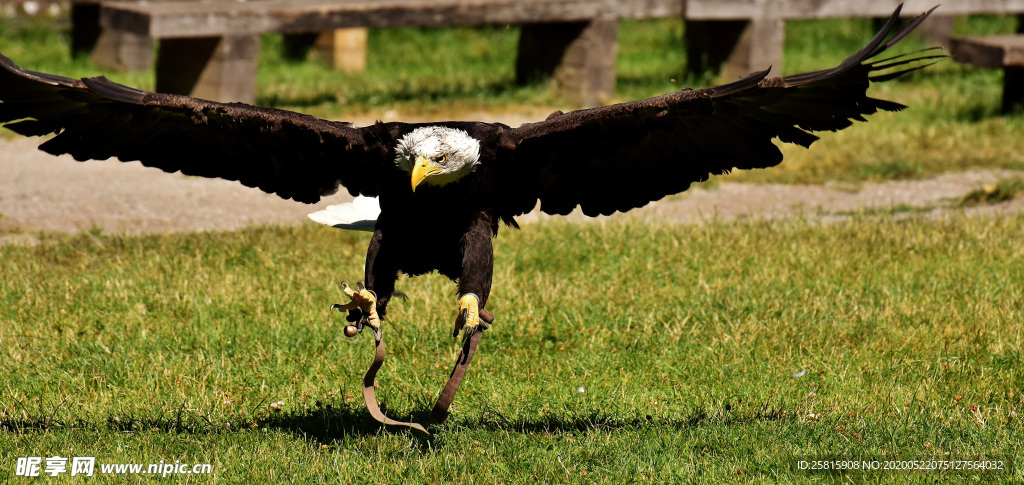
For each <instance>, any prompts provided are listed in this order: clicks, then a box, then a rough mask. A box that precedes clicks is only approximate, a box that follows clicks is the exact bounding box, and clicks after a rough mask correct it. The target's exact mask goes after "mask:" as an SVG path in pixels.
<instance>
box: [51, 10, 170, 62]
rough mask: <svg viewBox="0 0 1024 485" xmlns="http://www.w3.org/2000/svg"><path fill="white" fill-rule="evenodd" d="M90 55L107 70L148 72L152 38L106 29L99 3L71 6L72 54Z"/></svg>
mask: <svg viewBox="0 0 1024 485" xmlns="http://www.w3.org/2000/svg"><path fill="white" fill-rule="evenodd" d="M82 54H89V56H90V58H91V59H92V61H93V62H95V63H96V64H98V65H100V66H103V67H105V68H108V69H116V70H119V71H120V70H130V71H145V70H146V69H149V68H150V67H153V39H150V38H149V37H146V36H142V35H139V34H134V33H130V32H121V31H118V30H110V29H103V28H102V27H101V26H100V4H99V3H82V2H72V3H71V55H72V56H78V55H82Z"/></svg>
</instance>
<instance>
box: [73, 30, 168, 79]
mask: <svg viewBox="0 0 1024 485" xmlns="http://www.w3.org/2000/svg"><path fill="white" fill-rule="evenodd" d="M89 57H90V58H91V59H92V61H93V62H95V63H96V64H97V65H100V66H103V67H106V68H108V69H116V70H118V71H121V70H129V71H145V70H146V69H149V68H150V67H153V39H150V38H149V37H146V36H144V35H139V34H135V33H132V32H122V31H118V30H104V31H103V32H102V33H101V34H100V38H99V39H98V40H97V41H96V46H95V47H93V49H92V54H91V55H90V56H89Z"/></svg>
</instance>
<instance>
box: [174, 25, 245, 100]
mask: <svg viewBox="0 0 1024 485" xmlns="http://www.w3.org/2000/svg"><path fill="white" fill-rule="evenodd" d="M259 51H260V38H259V36H257V35H243V36H231V37H201V38H187V39H161V41H160V52H159V54H158V56H157V63H156V90H157V91H159V92H162V93H174V94H187V95H189V96H195V97H197V98H202V99H208V100H211V101H222V102H231V101H237V102H242V103H252V102H254V101H255V100H256V67H257V64H258V60H259Z"/></svg>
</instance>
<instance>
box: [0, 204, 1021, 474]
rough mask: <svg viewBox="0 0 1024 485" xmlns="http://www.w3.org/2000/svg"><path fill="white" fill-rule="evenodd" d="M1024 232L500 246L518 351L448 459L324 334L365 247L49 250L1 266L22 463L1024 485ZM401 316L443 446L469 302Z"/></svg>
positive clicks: (257, 238)
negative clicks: (959, 469) (919, 462)
mask: <svg viewBox="0 0 1024 485" xmlns="http://www.w3.org/2000/svg"><path fill="white" fill-rule="evenodd" d="M1022 223H1024V219H1022V218H1021V217H1016V218H1001V219H976V218H970V219H968V218H964V217H960V216H954V217H952V219H950V220H949V221H945V222H934V221H926V220H916V219H909V220H902V221H897V220H892V219H890V218H873V217H855V218H853V219H851V220H849V221H848V222H843V223H837V224H832V225H815V224H810V223H806V222H801V221H799V220H787V221H780V222H774V223H732V224H711V225H707V226H692V225H681V226H665V227H654V226H646V225H641V224H639V223H634V222H628V221H626V222H612V223H594V224H584V225H569V224H554V223H543V224H531V225H528V226H526V228H525V229H524V230H522V231H512V230H508V231H503V233H502V234H501V236H500V237H499V238H498V240H497V247H496V252H497V255H496V259H497V262H498V266H497V268H496V274H495V290H494V294H493V296H492V299H491V302H492V304H491V310H492V311H493V312H494V313H495V314H496V315H497V317H498V320H497V322H498V323H497V325H496V326H495V327H494V329H493V330H492V331H489V332H488V333H487V334H486V335H485V338H484V340H483V341H482V345H481V352H480V353H479V354H478V356H477V358H476V360H474V364H473V367H472V368H471V369H470V375H469V376H468V378H467V381H466V383H465V384H464V386H463V388H462V390H461V392H460V394H459V396H458V397H457V399H456V401H455V405H454V413H453V415H452V417H451V418H450V420H449V423H448V424H446V425H445V426H444V427H443V428H441V429H439V430H437V432H436V434H435V435H433V436H431V437H423V436H420V435H417V434H414V433H413V432H410V431H402V430H393V431H382V430H381V429H380V428H379V427H378V426H377V425H375V424H374V422H373V421H372V419H371V418H370V417H369V415H368V413H367V412H366V411H365V410H364V407H363V403H362V399H361V397H360V391H359V382H360V376H361V374H362V372H363V371H364V370H365V366H366V365H367V364H368V363H369V361H370V360H371V353H372V350H371V348H372V344H371V339H370V338H369V337H366V336H361V337H362V338H356V339H354V340H348V339H346V338H345V337H344V336H342V335H341V333H340V332H339V330H340V327H341V325H342V322H343V319H342V318H341V317H340V315H338V314H333V315H332V314H331V313H329V312H328V310H327V307H328V305H329V304H330V303H332V302H335V301H340V300H342V298H343V297H342V296H341V292H340V290H339V288H338V284H339V283H340V281H341V280H342V279H346V278H347V279H350V280H354V279H355V278H358V276H359V275H360V274H361V272H362V256H363V251H364V247H365V244H366V242H367V237H366V236H364V235H353V234H342V233H340V232H337V231H331V230H326V229H325V228H322V227H313V226H312V225H307V226H303V227H299V228H256V229H251V230H245V231H239V232H228V233H213V234H179V235H163V236H145V237H123V236H110V235H103V234H81V235H78V236H56V235H43V236H42V241H41V243H40V244H39V245H37V246H34V247H18V246H6V247H2V248H0V252H2V254H0V257H2V258H3V261H4V264H3V266H2V271H3V274H2V277H0V281H2V283H0V295H3V301H2V308H0V329H2V330H0V356H2V358H0V372H3V375H4V376H5V378H4V379H3V380H0V429H2V430H3V431H2V434H3V438H4V439H3V440H0V463H3V467H4V473H5V474H9V473H11V472H13V467H14V464H15V462H16V458H17V457H21V456H47V457H48V456H52V455H61V456H94V457H96V458H97V461H98V462H101V463H119V462H138V463H156V462H159V461H160V460H164V461H165V462H174V461H175V460H180V461H181V462H183V463H209V464H211V466H212V470H213V478H215V479H217V480H218V481H222V482H225V483H236V482H237V483H265V482H297V483H304V482H316V481H323V482H331V483H333V482H335V481H337V480H341V481H344V482H353V483H366V482H372V483H383V482H388V483H398V482H402V483H430V482H433V483H462V482H497V481H509V480H511V481H523V482H526V481H528V482H537V481H548V482H579V483H590V482H599V483H622V482H625V481H630V480H635V479H642V480H645V481H647V480H656V481H658V482H674V481H680V480H683V479H699V480H701V481H707V482H722V481H733V480H742V481H747V480H754V481H760V482H764V483H768V482H773V481H775V480H776V479H779V478H782V479H784V480H786V481H789V480H796V479H800V478H801V477H803V478H810V477H809V476H804V475H800V474H799V472H797V471H795V470H793V467H794V466H795V463H796V461H795V460H796V459H797V457H822V456H836V455H848V456H852V457H855V458H867V457H875V458H885V457H903V458H923V457H942V456H948V457H953V458H972V459H973V458H976V457H982V456H990V457H991V456H999V457H1011V459H1013V457H1015V458H1016V462H1015V464H1014V466H1016V471H1014V472H1013V474H1012V475H1011V474H1006V475H998V476H995V478H997V479H1000V480H1001V481H1005V482H1009V481H1012V480H1021V479H1022V478H1024V475H1022V471H1024V468H1022V465H1024V462H1022V460H1021V456H1022V455H1021V453H1022V452H1024V449H1022V446H1021V442H1020V436H1021V433H1022V431H1024V429H1022V426H1021V423H1020V420H1019V419H1020V416H1021V415H1022V414H1024V396H1022V385H1024V374H1022V368H1024V367H1022V365H1021V364H1022V362H1021V351H1022V350H1024V349H1022V346H1024V335H1022V333H1021V327H1020V322H1021V320H1022V318H1024V311H1022V303H1021V302H1022V301H1024V283H1022V281H1024V249H1022V248H1021V246H1020V244H1019V235H1020V227H1021V225H1022ZM399 288H400V289H401V290H402V291H404V292H406V293H407V294H408V300H406V301H397V302H396V303H395V304H394V305H393V307H392V318H393V320H392V321H390V322H389V323H388V324H387V325H388V326H387V329H386V332H387V336H388V339H389V343H390V349H391V354H390V356H389V360H388V361H387V363H386V364H385V367H384V369H383V370H382V373H381V375H380V376H379V377H378V379H379V381H380V382H381V389H380V390H379V392H380V395H381V397H382V400H383V401H384V403H385V405H386V408H387V409H388V413H389V414H390V415H391V416H393V417H396V418H400V419H401V418H409V417H412V418H415V419H424V418H425V417H426V416H425V413H426V412H427V411H428V410H429V406H430V405H431V403H432V400H433V397H434V395H435V393H436V392H437V391H439V390H440V387H441V385H442V384H443V382H444V379H445V378H446V377H447V369H448V367H449V366H450V365H451V363H452V361H453V358H454V355H455V353H456V351H457V348H456V347H457V346H456V342H455V341H453V339H451V337H450V333H449V332H450V330H451V327H450V325H451V322H450V320H451V317H453V315H454V306H455V299H454V294H453V292H454V286H453V285H452V284H451V283H449V282H447V281H446V280H444V279H443V278H441V277H437V276H433V277H422V278H415V279H403V280H401V281H400V285H399ZM279 402H280V404H278V403H279ZM276 406H280V409H281V410H280V411H277V410H275V409H274V407H276ZM849 477H851V478H855V479H857V480H860V479H864V478H869V479H871V480H876V479H877V480H879V481H881V482H883V483H902V482H904V481H906V480H908V479H912V480H931V479H936V478H939V475H933V474H906V473H875V474H871V475H856V474H854V475H850V476H849ZM944 477H945V478H944V480H945V479H950V478H961V479H965V480H966V479H968V478H972V477H973V478H976V476H975V475H970V474H962V475H959V476H958V477H954V476H951V475H944ZM108 478H110V477H108ZM189 478H191V480H189V479H188V478H182V477H179V479H180V480H181V481H183V482H205V481H206V480H207V479H208V477H205V476H204V477H196V476H193V477H189Z"/></svg>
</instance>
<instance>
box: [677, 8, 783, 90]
mask: <svg viewBox="0 0 1024 485" xmlns="http://www.w3.org/2000/svg"><path fill="white" fill-rule="evenodd" d="M685 38H686V62H687V69H688V70H690V71H691V72H703V71H717V72H719V74H720V75H721V77H722V79H724V80H725V82H730V81H735V80H736V79H739V78H741V77H743V76H745V75H747V74H750V73H752V72H755V71H762V70H764V69H768V67H771V68H772V70H771V73H770V74H769V76H778V75H780V73H781V72H782V49H783V44H784V43H785V40H786V22H785V21H784V20H782V19H770V18H759V19H751V20H700V21H692V20H687V21H686V30H685Z"/></svg>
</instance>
